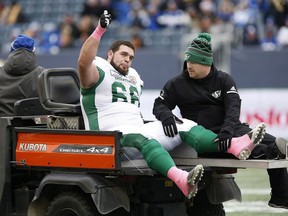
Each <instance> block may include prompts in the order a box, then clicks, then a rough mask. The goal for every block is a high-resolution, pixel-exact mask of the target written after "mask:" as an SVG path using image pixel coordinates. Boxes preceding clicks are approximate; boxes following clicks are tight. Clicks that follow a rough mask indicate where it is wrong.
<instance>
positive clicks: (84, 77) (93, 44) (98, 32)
mask: <svg viewBox="0 0 288 216" xmlns="http://www.w3.org/2000/svg"><path fill="white" fill-rule="evenodd" d="M110 23H111V15H110V14H108V12H107V11H106V10H105V11H104V13H103V14H102V15H101V17H100V20H99V22H98V25H97V27H96V29H95V31H94V32H93V33H92V34H91V35H90V36H89V38H88V39H87V40H86V41H85V42H84V44H83V46H82V48H81V50H80V54H79V57H78V73H79V78H80V82H81V86H82V88H89V87H91V86H92V85H94V84H95V83H96V82H97V81H98V79H99V72H98V70H97V67H96V66H95V65H94V64H93V60H94V59H95V57H96V55H97V52H98V47H99V44H100V40H101V37H102V35H103V34H104V32H105V31H106V29H107V28H108V27H109V25H110Z"/></svg>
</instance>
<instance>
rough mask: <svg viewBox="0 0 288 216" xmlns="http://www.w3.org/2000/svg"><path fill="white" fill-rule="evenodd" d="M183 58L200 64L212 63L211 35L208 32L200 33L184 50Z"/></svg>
mask: <svg viewBox="0 0 288 216" xmlns="http://www.w3.org/2000/svg"><path fill="white" fill-rule="evenodd" d="M184 59H185V61H189V62H194V63H199V64H202V65H212V63H213V54H212V48H211V35H210V34H208V33H200V34H199V35H198V37H197V38H195V39H194V40H193V41H192V42H191V44H190V45H189V47H188V48H187V50H186V51H185V57H184Z"/></svg>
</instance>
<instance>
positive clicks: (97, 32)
mask: <svg viewBox="0 0 288 216" xmlns="http://www.w3.org/2000/svg"><path fill="white" fill-rule="evenodd" d="M105 31H106V29H105V28H102V27H101V26H100V25H98V26H97V28H96V29H95V30H94V32H93V33H92V37H94V38H95V39H96V40H98V41H100V39H101V37H102V35H103V34H104V32H105Z"/></svg>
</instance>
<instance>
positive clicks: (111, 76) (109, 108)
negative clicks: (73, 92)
mask: <svg viewBox="0 0 288 216" xmlns="http://www.w3.org/2000/svg"><path fill="white" fill-rule="evenodd" d="M93 63H94V64H95V65H96V66H97V68H98V71H99V73H100V79H99V80H98V82H97V83H96V84H95V85H94V86H93V87H91V88H89V89H81V96H80V99H81V106H82V113H83V118H84V123H85V128H86V129H87V130H102V131H103V130H104V131H107V130H120V131H122V132H124V131H123V130H124V129H125V130H128V131H129V132H133V128H135V127H137V126H141V125H143V119H142V117H141V112H140V95H141V92H142V87H143V81H142V80H141V78H140V76H139V74H138V73H137V71H136V70H135V69H133V68H129V71H128V74H127V75H126V76H123V75H122V74H120V73H119V72H118V71H116V70H115V69H114V67H113V66H112V65H111V64H110V63H109V62H107V61H106V60H105V59H103V58H100V57H97V58H96V59H95V60H94V61H93Z"/></svg>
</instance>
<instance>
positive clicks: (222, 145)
mask: <svg viewBox="0 0 288 216" xmlns="http://www.w3.org/2000/svg"><path fill="white" fill-rule="evenodd" d="M232 138H233V135H232V134H230V133H229V132H227V131H222V132H220V133H219V134H218V141H219V144H218V149H219V151H220V152H227V150H228V148H229V147H230V145H231V140H232Z"/></svg>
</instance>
